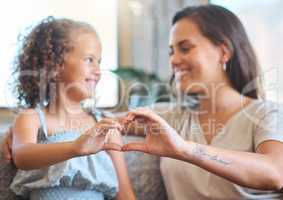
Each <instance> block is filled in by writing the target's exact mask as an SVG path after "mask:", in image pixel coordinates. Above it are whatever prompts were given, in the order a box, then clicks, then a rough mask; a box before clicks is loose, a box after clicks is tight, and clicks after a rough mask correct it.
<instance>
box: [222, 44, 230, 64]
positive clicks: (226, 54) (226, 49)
mask: <svg viewBox="0 0 283 200" xmlns="http://www.w3.org/2000/svg"><path fill="white" fill-rule="evenodd" d="M220 49H221V53H222V55H221V57H220V62H221V63H222V64H225V63H227V62H228V61H229V60H230V59H231V56H232V55H231V50H230V48H229V47H228V44H227V43H222V44H221V45H220Z"/></svg>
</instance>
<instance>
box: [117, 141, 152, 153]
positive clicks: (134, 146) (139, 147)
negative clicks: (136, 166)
mask: <svg viewBox="0 0 283 200" xmlns="http://www.w3.org/2000/svg"><path fill="white" fill-rule="evenodd" d="M122 151H141V152H144V153H147V148H146V146H145V144H144V143H142V142H133V143H129V144H125V145H124V146H123V147H122Z"/></svg>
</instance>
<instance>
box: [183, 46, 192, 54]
mask: <svg viewBox="0 0 283 200" xmlns="http://www.w3.org/2000/svg"><path fill="white" fill-rule="evenodd" d="M190 50H191V48H187V47H186V48H181V51H182V52H184V53H187V52H189V51H190Z"/></svg>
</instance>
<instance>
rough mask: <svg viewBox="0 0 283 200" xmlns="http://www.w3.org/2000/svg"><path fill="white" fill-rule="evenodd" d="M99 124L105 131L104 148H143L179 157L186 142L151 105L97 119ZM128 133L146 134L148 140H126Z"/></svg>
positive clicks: (98, 127) (99, 128)
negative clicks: (119, 114)
mask: <svg viewBox="0 0 283 200" xmlns="http://www.w3.org/2000/svg"><path fill="white" fill-rule="evenodd" d="M96 128H97V129H96V131H97V132H98V133H99V132H100V133H102V135H103V139H104V144H103V147H102V149H103V150H117V151H141V152H145V153H150V154H153V155H157V156H167V157H175V156H177V154H178V153H179V151H180V150H181V149H182V148H183V146H184V144H185V141H184V140H183V139H182V138H181V136H180V135H179V134H178V133H177V132H176V131H175V130H174V129H173V128H172V127H171V126H170V125H169V124H168V123H167V122H166V121H165V120H164V119H163V118H162V117H160V116H159V115H157V114H156V113H154V112H153V111H152V110H149V109H147V108H140V109H137V110H135V111H131V112H129V113H128V114H127V115H126V116H124V117H120V118H104V119H102V120H101V121H99V122H98V123H97V125H96ZM137 132H142V133H137ZM128 134H129V135H134V134H139V135H140V134H143V135H144V136H145V140H144V141H142V142H130V143H128V144H123V140H122V135H128Z"/></svg>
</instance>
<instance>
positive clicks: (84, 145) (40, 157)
mask: <svg viewBox="0 0 283 200" xmlns="http://www.w3.org/2000/svg"><path fill="white" fill-rule="evenodd" d="M39 125H40V122H39V119H38V115H37V113H36V111H35V110H33V109H28V110H25V111H23V112H22V113H20V114H19V115H18V116H17V117H16V119H15V122H14V127H13V142H12V155H13V160H14V163H15V164H16V166H17V168H19V169H25V170H31V169H39V168H43V167H47V166H50V165H53V164H56V163H58V162H62V161H65V160H68V159H70V158H73V157H76V156H83V155H89V154H94V153H97V152H98V151H100V150H103V149H104V140H105V136H106V135H105V134H102V133H101V134H100V131H96V130H99V127H100V125H101V124H100V123H97V124H96V125H95V129H90V130H88V131H87V132H86V133H84V134H82V135H81V136H80V137H79V138H78V139H77V140H75V141H72V142H58V143H53V144H37V135H38V129H39ZM103 126H106V125H105V124H103ZM107 127H109V128H111V125H108V126H107ZM115 127H116V126H115ZM101 130H102V129H101ZM98 132H99V134H98ZM106 149H115V150H120V149H119V148H118V149H117V147H116V146H111V145H108V146H107V148H106Z"/></svg>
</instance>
